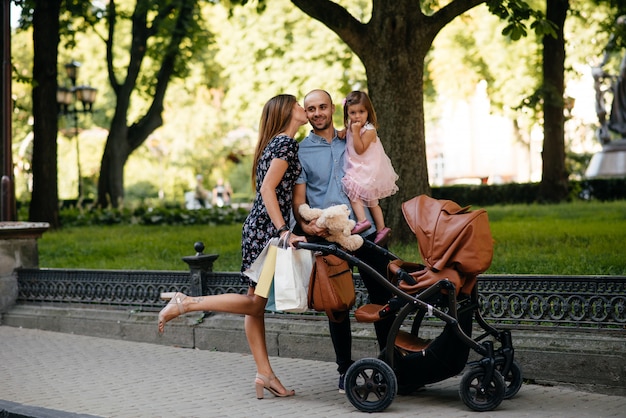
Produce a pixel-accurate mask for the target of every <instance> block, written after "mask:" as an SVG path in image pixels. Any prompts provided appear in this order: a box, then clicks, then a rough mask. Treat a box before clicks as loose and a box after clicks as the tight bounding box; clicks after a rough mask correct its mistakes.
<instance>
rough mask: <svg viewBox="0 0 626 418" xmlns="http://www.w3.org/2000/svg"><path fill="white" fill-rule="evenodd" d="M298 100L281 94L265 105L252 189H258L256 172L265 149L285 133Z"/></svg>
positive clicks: (253, 170)
mask: <svg viewBox="0 0 626 418" xmlns="http://www.w3.org/2000/svg"><path fill="white" fill-rule="evenodd" d="M296 102H297V100H296V97H295V96H292V95H291V94H279V95H278V96H274V97H272V98H271V99H269V100H268V102H267V103H265V106H263V111H262V112H261V121H260V122H259V140H258V141H257V144H256V149H255V151H254V161H253V163H252V189H253V190H254V189H256V174H257V173H256V170H257V165H258V164H259V160H260V159H261V155H263V151H265V147H267V144H269V143H270V141H271V140H272V138H274V137H275V136H276V135H278V134H279V133H281V132H283V131H285V130H286V129H287V126H289V122H291V112H292V111H293V105H294V104H296Z"/></svg>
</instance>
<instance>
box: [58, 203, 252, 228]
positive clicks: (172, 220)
mask: <svg viewBox="0 0 626 418" xmlns="http://www.w3.org/2000/svg"><path fill="white" fill-rule="evenodd" d="M246 216H248V210H246V209H243V208H233V207H230V206H225V207H222V208H218V207H213V208H211V209H199V210H188V209H181V208H171V207H156V208H152V207H145V206H140V207H137V208H136V209H133V210H131V209H111V208H107V209H99V208H91V209H83V208H76V207H71V208H66V209H61V211H60V212H59V219H60V221H61V225H63V226H89V225H113V224H139V225H198V224H199V225H229V224H235V223H242V222H243V221H244V220H245V219H246Z"/></svg>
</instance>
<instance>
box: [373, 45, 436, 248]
mask: <svg viewBox="0 0 626 418" xmlns="http://www.w3.org/2000/svg"><path fill="white" fill-rule="evenodd" d="M398 49H407V50H408V49H411V51H412V54H408V53H407V54H402V55H404V56H405V57H408V58H409V59H397V56H398V55H397V54H398ZM427 50H428V48H426V50H423V48H415V47H414V48H410V47H409V46H408V45H398V44H396V49H393V50H391V49H388V50H387V51H384V50H383V48H381V49H378V50H372V53H371V54H366V55H364V56H363V63H364V64H365V66H366V68H367V83H368V90H369V94H370V96H371V99H372V102H373V104H374V108H375V109H376V116H377V117H378V120H379V122H380V127H379V129H378V135H379V137H380V140H381V142H382V144H383V146H384V147H385V151H386V152H387V155H389V158H390V159H391V162H392V163H393V167H394V168H395V170H396V173H397V174H398V176H399V179H398V182H397V185H398V188H399V191H398V193H396V194H395V195H393V196H391V197H389V198H386V199H383V200H382V201H381V206H382V208H383V211H384V214H385V223H386V224H387V225H388V226H389V227H391V228H392V229H393V231H394V241H398V242H405V243H407V242H413V241H414V240H415V236H414V235H413V233H412V232H411V230H410V229H409V227H408V225H407V223H406V221H405V220H404V216H403V214H402V203H403V202H405V201H407V200H409V199H412V198H413V197H415V196H417V195H420V194H427V195H430V184H429V181H428V166H427V162H426V139H425V131H424V96H423V83H422V81H421V80H422V77H423V74H424V72H423V62H424V56H425V53H426V51H427ZM390 74H404V77H394V76H390ZM408 109H411V110H410V111H407V110H408Z"/></svg>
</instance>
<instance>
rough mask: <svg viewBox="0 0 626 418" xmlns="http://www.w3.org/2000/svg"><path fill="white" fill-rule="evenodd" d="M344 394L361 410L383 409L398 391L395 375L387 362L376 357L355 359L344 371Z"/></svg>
mask: <svg viewBox="0 0 626 418" xmlns="http://www.w3.org/2000/svg"><path fill="white" fill-rule="evenodd" d="M345 389H346V396H347V397H348V400H350V403H352V405H354V407H355V408H357V409H358V410H360V411H363V412H380V411H384V410H385V409H386V408H387V407H388V406H389V405H391V402H393V399H394V398H395V396H396V393H397V391H398V386H397V381H396V375H395V374H394V372H393V370H392V369H391V367H389V365H388V364H387V363H385V362H384V361H382V360H379V359H376V358H364V359H361V360H358V361H356V362H355V363H354V364H353V365H352V366H350V368H349V369H348V371H347V372H346V380H345Z"/></svg>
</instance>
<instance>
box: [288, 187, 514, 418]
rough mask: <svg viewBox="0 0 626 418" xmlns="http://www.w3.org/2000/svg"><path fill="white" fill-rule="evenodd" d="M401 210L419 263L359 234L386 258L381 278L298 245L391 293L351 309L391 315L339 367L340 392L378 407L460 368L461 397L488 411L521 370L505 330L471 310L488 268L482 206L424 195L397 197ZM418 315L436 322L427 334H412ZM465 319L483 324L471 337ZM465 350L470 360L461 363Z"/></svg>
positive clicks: (332, 248) (489, 249)
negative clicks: (363, 351)
mask: <svg viewBox="0 0 626 418" xmlns="http://www.w3.org/2000/svg"><path fill="white" fill-rule="evenodd" d="M402 212H403V214H404V217H405V219H406V221H407V223H408V225H409V227H410V228H411V230H412V231H413V233H415V235H416V237H417V241H418V246H419V251H420V254H421V256H422V259H423V261H424V263H425V265H423V264H417V263H411V262H405V261H403V260H400V259H399V258H398V257H397V256H395V255H394V254H393V253H391V252H389V251H387V250H386V249H384V248H381V247H378V246H376V245H375V244H373V243H371V242H368V241H366V242H365V244H364V245H367V246H369V247H370V248H375V249H376V250H377V251H380V252H383V253H384V254H385V255H386V256H387V257H388V258H389V260H390V262H389V264H388V277H383V276H382V275H380V274H379V273H378V272H376V271H375V270H374V269H373V268H371V267H370V266H368V265H367V264H366V263H365V262H364V261H362V260H360V259H358V258H356V257H354V256H353V255H351V254H349V253H347V252H345V251H343V250H342V249H341V248H339V247H337V246H336V245H334V244H321V243H320V244H313V243H301V244H300V247H301V248H306V249H309V250H312V251H320V252H322V253H332V254H335V255H337V256H339V257H341V258H343V259H345V260H347V261H348V262H349V263H350V264H353V265H355V266H357V267H359V269H360V270H361V271H363V270H366V271H367V272H369V274H370V275H372V277H374V278H375V279H376V280H377V281H379V282H380V283H381V284H382V285H384V286H385V287H386V288H388V289H389V290H390V291H391V294H392V297H391V299H390V300H389V302H388V304H387V305H385V306H380V305H373V304H366V305H363V306H361V307H360V308H358V309H357V310H356V312H355V317H356V319H357V321H359V322H375V321H377V320H380V319H381V318H383V317H387V316H389V315H393V316H394V317H395V319H394V322H393V325H392V327H391V331H390V332H389V336H388V339H387V344H386V346H387V348H386V349H384V350H383V351H382V352H381V353H380V355H379V357H378V358H364V359H360V360H358V361H356V362H355V363H354V364H353V365H352V366H351V367H350V368H349V369H348V371H347V372H346V375H345V390H346V396H347V397H348V399H349V400H350V402H351V403H352V405H354V406H355V407H356V408H357V409H359V410H361V411H364V412H378V411H383V410H384V409H386V408H387V407H388V406H389V405H390V404H391V403H392V401H393V399H394V398H395V396H396V394H398V393H399V394H410V393H412V392H414V391H415V390H417V389H418V388H420V387H422V386H424V385H427V384H432V383H436V382H440V381H442V380H445V379H447V378H450V377H453V376H456V375H458V374H459V373H461V372H462V371H463V370H464V369H466V371H465V373H464V374H463V376H462V378H461V383H460V386H459V395H460V397H461V399H462V401H463V402H464V403H465V405H466V406H467V407H469V408H470V409H472V410H475V411H490V410H493V409H495V408H497V407H498V405H500V403H501V402H502V400H503V399H508V398H511V397H513V396H514V395H515V394H516V393H517V392H518V391H519V389H520V387H521V385H522V372H521V368H520V366H519V364H518V363H517V362H516V361H515V360H514V350H513V344H512V339H511V334H510V332H509V331H501V330H497V329H496V328H494V327H492V326H491V325H489V324H487V323H486V321H485V320H484V319H483V318H482V316H481V315H480V312H479V309H478V308H479V298H478V291H477V286H476V277H477V275H478V274H480V273H483V272H484V271H485V270H487V268H489V266H490V264H491V260H492V255H493V242H492V237H491V231H490V229H489V221H488V218H487V213H486V211H484V210H476V211H469V207H465V208H462V207H460V206H459V205H457V204H456V203H454V202H452V201H450V200H437V199H433V198H430V197H428V196H425V195H421V196H417V197H415V198H413V199H411V200H409V201H407V202H405V203H404V204H403V205H402ZM425 318H436V319H438V320H441V321H443V331H442V332H441V334H439V335H438V336H437V337H435V338H434V339H426V338H422V337H421V336H420V326H421V324H422V322H423V321H424V319H425ZM473 319H475V320H476V323H477V325H478V326H480V328H481V330H482V331H484V332H483V333H482V334H481V335H479V336H478V337H476V338H472V330H473V327H474V324H473ZM429 322H430V321H429ZM435 322H440V321H437V320H435ZM407 329H408V330H407ZM470 350H473V351H474V352H475V353H477V356H476V357H477V358H478V359H477V360H473V361H470V362H469V363H468V359H469V355H470Z"/></svg>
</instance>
